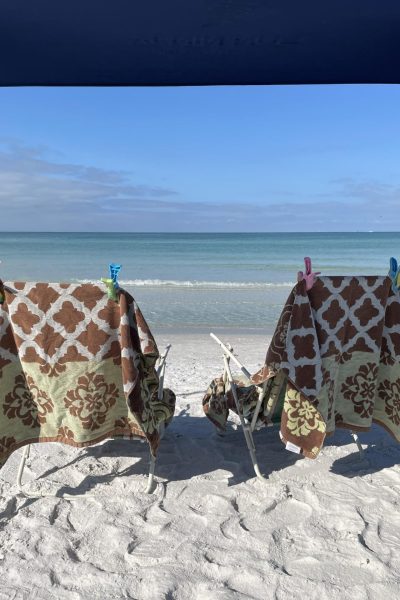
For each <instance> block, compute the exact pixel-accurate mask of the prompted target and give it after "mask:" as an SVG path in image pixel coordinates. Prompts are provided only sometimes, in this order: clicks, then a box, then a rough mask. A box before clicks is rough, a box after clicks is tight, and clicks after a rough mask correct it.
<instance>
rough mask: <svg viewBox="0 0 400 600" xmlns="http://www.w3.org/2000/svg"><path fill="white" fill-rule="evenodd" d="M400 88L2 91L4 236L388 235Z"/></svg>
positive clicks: (397, 194) (399, 136)
mask: <svg viewBox="0 0 400 600" xmlns="http://www.w3.org/2000/svg"><path fill="white" fill-rule="evenodd" d="M399 107H400V86H367V85H364V86H294V87H293V86H290V87H281V86H279V87H211V88H143V89H140V88H114V89H113V88H87V89H84V88H53V89H52V88H16V89H12V88H10V89H7V88H3V89H0V209H1V216H2V218H1V222H2V224H1V230H3V231H7V230H11V231H12V230H14V231H15V230H18V231H23V230H27V231H29V230H32V231H44V230H46V231H108V230H109V231H298V230H306V231H365V230H376V231H385V230H389V231H394V230H398V229H399V227H398V224H397V222H396V220H395V219H394V215H395V214H396V212H398V208H399V205H400V169H399V150H400V117H399V112H400V108H399Z"/></svg>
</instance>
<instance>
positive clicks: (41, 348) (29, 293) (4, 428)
mask: <svg viewBox="0 0 400 600" xmlns="http://www.w3.org/2000/svg"><path fill="white" fill-rule="evenodd" d="M108 283H109V282H108ZM108 283H107V282H106V283H104V284H103V283H102V284H99V285H94V284H89V283H88V284H68V283H65V284H64V283H30V282H6V283H4V284H3V283H2V282H0V294H1V297H0V390H1V394H0V466H2V465H4V463H5V461H6V460H7V459H8V457H9V456H10V455H11V454H12V452H14V451H15V450H17V449H18V448H21V447H23V446H24V450H23V454H22V459H21V463H20V465H19V470H18V474H17V485H18V488H19V490H20V492H21V493H22V494H24V495H25V496H28V497H40V496H42V495H50V496H51V495H54V494H52V493H49V494H47V493H46V494H40V493H35V492H31V491H29V490H27V489H25V486H24V485H23V484H22V476H23V471H24V467H25V464H26V460H27V458H28V457H29V451H30V446H31V444H33V443H37V442H49V441H58V442H62V443H66V444H68V445H71V446H75V447H86V446H90V445H92V444H96V443H98V442H100V441H103V440H105V439H107V438H125V439H127V438H129V439H140V440H141V441H146V440H147V442H148V443H149V446H150V466H149V474H148V482H147V487H146V490H145V491H146V493H152V492H153V491H154V489H155V487H156V481H155V477H154V475H155V464H156V456H157V451H158V448H159V444H160V440H161V438H162V435H163V432H164V429H165V426H166V425H168V424H169V422H170V421H171V419H172V417H173V413H174V408H175V396H174V394H173V392H171V391H170V390H167V389H164V378H165V369H166V361H167V355H168V352H169V349H170V345H168V346H167V347H166V349H165V351H164V353H163V354H162V355H161V356H160V354H159V352H158V349H157V346H156V343H155V340H154V338H153V336H152V334H151V332H150V329H149V327H148V325H147V323H146V321H145V319H144V317H143V315H142V313H141V311H140V309H139V307H138V305H137V303H136V302H135V300H134V298H133V297H132V296H131V295H130V294H128V293H127V292H126V291H125V290H121V289H119V288H117V287H116V286H111V287H112V289H111V287H110V286H109V285H108ZM84 496H85V497H88V494H84ZM63 497H68V498H71V499H75V498H77V497H79V495H78V494H70V495H67V494H63Z"/></svg>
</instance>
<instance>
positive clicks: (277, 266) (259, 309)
mask: <svg viewBox="0 0 400 600" xmlns="http://www.w3.org/2000/svg"><path fill="white" fill-rule="evenodd" d="M307 255H308V256H311V258H312V260H313V268H314V270H318V271H322V273H324V274H326V275H328V274H386V273H387V271H388V267H389V257H390V256H392V255H393V256H398V257H399V258H400V233H290V234H287V233H276V234H273V233H254V234H247V233H243V234H240V233H238V234H235V233H221V234H203V233H201V234H192V233H190V234H175V233H154V234H150V233H143V234H134V233H132V234H129V233H122V234H118V233H2V234H1V235H0V260H1V264H0V277H1V279H3V280H35V281H37V280H40V281H99V279H100V278H101V277H104V276H107V275H108V263H109V262H120V263H121V264H122V271H121V275H120V279H121V284H122V285H123V287H125V288H126V289H128V290H129V291H130V292H131V293H132V294H133V295H134V296H135V298H136V299H137V301H138V303H139V304H140V306H141V308H142V311H143V313H144V314H145V317H146V318H147V320H148V322H149V324H150V325H152V326H153V327H154V328H155V329H156V330H168V329H170V330H173V331H187V332H190V331H193V330H194V331H199V332H203V331H204V332H208V331H209V330H210V329H214V330H221V329H226V330H233V331H238V332H243V333H244V332H247V331H252V332H253V331H254V332H255V331H256V330H257V331H259V332H260V333H272V332H273V330H274V327H275V324H276V321H277V318H278V317H279V314H280V311H281V308H282V305H283V303H284V301H285V299H286V297H287V296H288V294H289V291H290V288H291V286H292V285H293V284H294V282H295V280H296V273H297V271H298V270H299V269H302V268H303V257H304V256H307Z"/></svg>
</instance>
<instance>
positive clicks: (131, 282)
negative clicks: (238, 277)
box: [76, 279, 294, 289]
mask: <svg viewBox="0 0 400 600" xmlns="http://www.w3.org/2000/svg"><path fill="white" fill-rule="evenodd" d="M76 281H77V282H78V283H98V281H96V280H91V279H77V280H76ZM119 283H120V285H121V286H127V287H149V288H158V287H163V288H193V289H196V288H198V289H222V288H227V289H264V288H268V289H271V288H291V287H293V286H294V282H292V281H284V282H280V283H272V282H261V281H257V282H255V281H248V282H242V281H196V280H194V281H178V280H175V279H125V280H124V279H121V280H120V281H119Z"/></svg>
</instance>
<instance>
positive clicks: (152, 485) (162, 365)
mask: <svg viewBox="0 0 400 600" xmlns="http://www.w3.org/2000/svg"><path fill="white" fill-rule="evenodd" d="M170 348H171V344H168V345H167V346H166V348H165V350H164V353H163V354H162V355H161V356H160V357H159V359H158V362H157V367H156V373H157V376H158V379H159V383H158V399H159V400H162V398H163V393H164V378H165V369H166V366H167V356H168V352H169V351H170ZM164 428H165V427H164V423H162V424H161V426H160V429H159V434H160V437H161V438H162V437H163V434H164ZM132 439H134V440H138V441H140V442H145V438H144V437H141V436H133V437H132ZM30 448H31V444H27V445H26V446H25V447H24V449H23V452H22V457H21V462H20V464H19V468H18V473H17V486H18V490H19V492H20V493H21V494H22V495H23V496H25V497H27V498H42V497H59V498H67V499H68V500H75V499H77V498H94V497H95V496H93V495H92V494H89V493H87V494H62V495H61V496H57V494H56V493H54V492H42V493H37V492H32V491H30V490H26V489H25V488H24V485H23V483H22V476H23V473H24V467H25V464H26V461H27V459H28V458H29V455H30ZM155 467H156V457H155V456H153V455H152V453H151V452H150V461H149V474H148V478H147V486H146V489H145V493H146V494H152V493H153V492H154V491H155V489H156V487H157V482H156V480H155Z"/></svg>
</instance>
